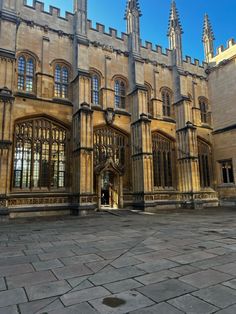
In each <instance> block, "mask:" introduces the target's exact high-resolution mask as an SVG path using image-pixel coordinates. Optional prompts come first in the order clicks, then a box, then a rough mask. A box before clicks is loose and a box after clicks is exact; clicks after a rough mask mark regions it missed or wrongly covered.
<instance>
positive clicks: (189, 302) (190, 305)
mask: <svg viewBox="0 0 236 314" xmlns="http://www.w3.org/2000/svg"><path fill="white" fill-rule="evenodd" d="M168 303H170V304H171V305H173V306H174V307H177V308H178V309H179V310H181V311H183V312H184V313H188V314H203V313H204V314H211V313H215V312H216V311H217V310H218V308H217V307H215V306H213V305H210V304H209V303H207V302H205V301H202V300H200V299H198V298H196V297H194V296H192V295H190V294H187V295H184V296H181V297H179V298H176V299H173V300H170V301H168Z"/></svg>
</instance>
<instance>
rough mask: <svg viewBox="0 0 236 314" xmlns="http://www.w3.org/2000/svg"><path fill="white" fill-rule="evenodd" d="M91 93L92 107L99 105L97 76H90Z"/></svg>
mask: <svg viewBox="0 0 236 314" xmlns="http://www.w3.org/2000/svg"><path fill="white" fill-rule="evenodd" d="M91 85H92V86H91V92H92V95H91V96H92V103H93V104H94V105H99V89H100V88H99V78H98V75H96V74H94V75H92V80H91Z"/></svg>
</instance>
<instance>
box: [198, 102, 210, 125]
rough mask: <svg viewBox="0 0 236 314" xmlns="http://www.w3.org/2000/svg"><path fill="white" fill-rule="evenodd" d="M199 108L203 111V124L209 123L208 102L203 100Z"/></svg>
mask: <svg viewBox="0 0 236 314" xmlns="http://www.w3.org/2000/svg"><path fill="white" fill-rule="evenodd" d="M199 107H200V111H201V121H202V123H207V122H208V119H207V116H208V104H207V102H206V100H204V99H201V100H200V101H199Z"/></svg>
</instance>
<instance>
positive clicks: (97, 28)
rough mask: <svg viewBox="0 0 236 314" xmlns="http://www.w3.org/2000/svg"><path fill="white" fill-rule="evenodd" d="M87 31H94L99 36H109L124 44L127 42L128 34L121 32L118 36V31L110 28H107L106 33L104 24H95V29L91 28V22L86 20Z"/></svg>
mask: <svg viewBox="0 0 236 314" xmlns="http://www.w3.org/2000/svg"><path fill="white" fill-rule="evenodd" d="M87 25H88V29H89V30H91V31H96V32H98V33H100V34H101V35H105V36H110V37H112V38H113V39H118V40H121V41H124V42H125V43H127V42H128V38H129V36H128V34H126V33H123V32H121V35H120V36H119V35H118V30H117V29H115V28H112V27H109V29H108V31H106V27H105V25H104V24H101V23H96V24H95V27H94V26H93V22H92V21H91V20H88V22H87Z"/></svg>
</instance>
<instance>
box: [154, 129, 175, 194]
mask: <svg viewBox="0 0 236 314" xmlns="http://www.w3.org/2000/svg"><path fill="white" fill-rule="evenodd" d="M152 147H153V173H154V186H155V187H159V188H170V187H173V186H174V158H175V142H174V141H172V140H170V139H169V138H167V137H165V136H164V135H162V134H159V133H154V134H153V136H152Z"/></svg>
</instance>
